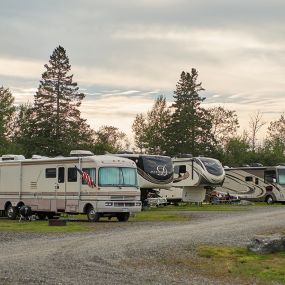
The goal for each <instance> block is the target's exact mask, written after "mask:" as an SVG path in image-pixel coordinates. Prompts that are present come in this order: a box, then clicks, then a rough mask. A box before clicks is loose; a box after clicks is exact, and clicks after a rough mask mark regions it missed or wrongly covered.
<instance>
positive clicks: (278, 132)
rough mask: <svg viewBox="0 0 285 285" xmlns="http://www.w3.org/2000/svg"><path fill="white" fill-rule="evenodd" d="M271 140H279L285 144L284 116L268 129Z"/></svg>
mask: <svg viewBox="0 0 285 285" xmlns="http://www.w3.org/2000/svg"><path fill="white" fill-rule="evenodd" d="M267 133H268V136H269V139H279V140H281V142H282V143H283V144H285V115H284V114H282V115H281V116H280V118H279V119H278V120H276V121H272V122H270V125H269V127H268V132H267Z"/></svg>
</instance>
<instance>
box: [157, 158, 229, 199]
mask: <svg viewBox="0 0 285 285" xmlns="http://www.w3.org/2000/svg"><path fill="white" fill-rule="evenodd" d="M172 162H173V165H174V178H173V184H172V187H171V188H170V189H160V190H159V192H160V195H161V196H162V197H165V198H166V199H167V201H168V202H174V203H175V202H179V201H184V202H203V201H204V200H205V195H206V190H207V189H212V188H215V187H217V186H221V185H222V184H223V182H224V179H225V171H224V169H223V167H222V164H221V163H220V161H219V160H217V159H214V158H209V157H175V158H173V159H172Z"/></svg>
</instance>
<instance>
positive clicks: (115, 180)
mask: <svg viewBox="0 0 285 285" xmlns="http://www.w3.org/2000/svg"><path fill="white" fill-rule="evenodd" d="M137 185H138V182H137V171H136V169H135V168H130V167H101V168H100V169H99V186H137Z"/></svg>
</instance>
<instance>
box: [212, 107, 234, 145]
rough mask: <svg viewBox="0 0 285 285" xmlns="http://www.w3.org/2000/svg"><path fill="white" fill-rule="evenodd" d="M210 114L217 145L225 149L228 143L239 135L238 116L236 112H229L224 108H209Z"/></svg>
mask: <svg viewBox="0 0 285 285" xmlns="http://www.w3.org/2000/svg"><path fill="white" fill-rule="evenodd" d="M208 112H209V115H210V119H211V123H212V130H211V132H212V134H213V136H214V138H215V141H216V143H217V145H219V146H221V147H222V148H224V147H225V145H226V143H227V142H228V141H229V140H230V139H231V138H233V137H235V136H236V135H237V129H238V128H239V122H238V116H237V114H236V112H235V111H234V110H227V109H225V108H224V107H222V106H218V107H213V108H209V109H208Z"/></svg>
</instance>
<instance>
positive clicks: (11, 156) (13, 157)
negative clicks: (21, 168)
mask: <svg viewBox="0 0 285 285" xmlns="http://www.w3.org/2000/svg"><path fill="white" fill-rule="evenodd" d="M1 158H2V161H7V160H8V161H9V160H24V159H25V157H24V156H23V155H15V154H4V155H2V157H1Z"/></svg>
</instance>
